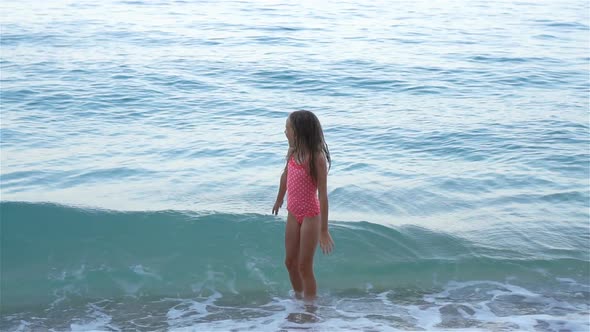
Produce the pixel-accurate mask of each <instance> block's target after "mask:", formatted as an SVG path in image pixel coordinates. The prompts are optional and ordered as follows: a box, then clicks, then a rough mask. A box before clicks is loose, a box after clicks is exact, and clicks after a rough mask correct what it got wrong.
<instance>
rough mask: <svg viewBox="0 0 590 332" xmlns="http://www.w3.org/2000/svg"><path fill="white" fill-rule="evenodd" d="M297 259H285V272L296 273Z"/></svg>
mask: <svg viewBox="0 0 590 332" xmlns="http://www.w3.org/2000/svg"><path fill="white" fill-rule="evenodd" d="M297 263H298V262H297V259H293V258H289V257H287V258H285V266H286V267H287V270H289V271H296V270H297Z"/></svg>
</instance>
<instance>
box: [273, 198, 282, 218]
mask: <svg viewBox="0 0 590 332" xmlns="http://www.w3.org/2000/svg"><path fill="white" fill-rule="evenodd" d="M281 206H283V201H279V200H277V201H276V202H275V206H274V207H273V208H272V214H274V215H275V216H276V215H277V214H278V213H279V209H280V208H281Z"/></svg>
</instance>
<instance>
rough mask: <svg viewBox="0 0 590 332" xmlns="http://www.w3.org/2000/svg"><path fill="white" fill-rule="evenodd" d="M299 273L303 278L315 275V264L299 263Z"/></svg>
mask: <svg viewBox="0 0 590 332" xmlns="http://www.w3.org/2000/svg"><path fill="white" fill-rule="evenodd" d="M298 268H299V273H300V274H301V275H302V276H309V275H313V263H311V262H299V266H298Z"/></svg>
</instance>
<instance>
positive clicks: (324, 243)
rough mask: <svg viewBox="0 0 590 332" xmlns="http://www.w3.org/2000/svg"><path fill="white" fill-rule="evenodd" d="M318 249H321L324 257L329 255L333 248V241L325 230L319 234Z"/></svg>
mask: <svg viewBox="0 0 590 332" xmlns="http://www.w3.org/2000/svg"><path fill="white" fill-rule="evenodd" d="M320 248H322V252H323V253H324V255H327V254H329V253H331V252H332V249H333V248H334V240H332V237H331V236H330V233H329V232H328V231H327V230H326V231H322V232H321V233H320Z"/></svg>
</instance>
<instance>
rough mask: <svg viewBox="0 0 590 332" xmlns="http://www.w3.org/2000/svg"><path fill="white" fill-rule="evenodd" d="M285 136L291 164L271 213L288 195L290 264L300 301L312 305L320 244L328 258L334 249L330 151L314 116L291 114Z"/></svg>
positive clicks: (286, 170) (286, 125)
mask: <svg viewBox="0 0 590 332" xmlns="http://www.w3.org/2000/svg"><path fill="white" fill-rule="evenodd" d="M285 135H286V136H287V140H288V141H289V152H288V153H287V164H286V165H285V170H284V171H283V175H282V176H281V182H280V186H279V194H278V195H277V200H276V202H275V205H274V207H273V209H272V212H273V214H274V215H277V214H278V212H279V208H280V207H281V206H283V198H284V197H285V192H287V211H288V212H289V213H288V216H287V226H286V229H285V251H286V257H285V265H286V266H287V270H288V271H289V278H290V279H291V285H293V291H294V292H295V296H296V297H297V298H301V297H302V296H303V298H304V299H305V300H313V299H315V297H316V282H315V277H314V275H313V255H314V253H315V249H316V247H317V244H318V241H319V243H320V247H321V248H322V251H323V252H324V254H329V253H330V252H331V251H332V248H333V246H334V241H332V237H331V236H330V233H329V232H328V192H327V177H328V169H329V166H328V164H331V159H330V152H329V150H328V145H327V144H326V142H325V141H324V133H323V132H322V126H321V125H320V121H319V120H318V118H317V117H316V116H315V114H313V113H312V112H310V111H296V112H293V113H291V114H289V117H288V118H287V122H286V124H285Z"/></svg>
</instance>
